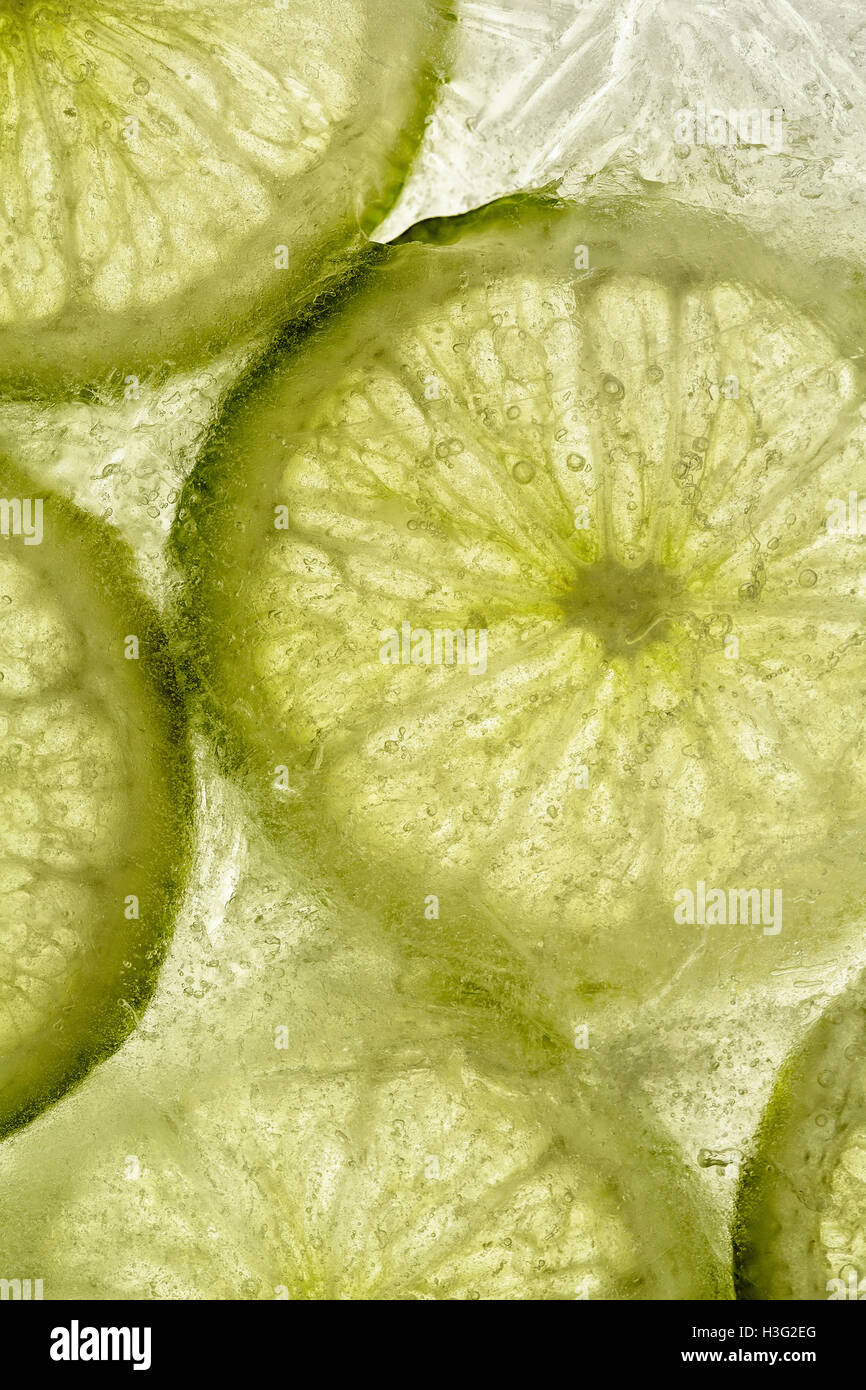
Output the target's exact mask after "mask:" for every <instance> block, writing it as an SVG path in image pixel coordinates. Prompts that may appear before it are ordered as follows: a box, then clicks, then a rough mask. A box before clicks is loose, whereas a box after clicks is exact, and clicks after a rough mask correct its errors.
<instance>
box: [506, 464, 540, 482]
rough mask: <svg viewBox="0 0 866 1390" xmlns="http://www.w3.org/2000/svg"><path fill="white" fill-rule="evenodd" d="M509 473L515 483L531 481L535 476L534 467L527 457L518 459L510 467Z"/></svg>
mask: <svg viewBox="0 0 866 1390" xmlns="http://www.w3.org/2000/svg"><path fill="white" fill-rule="evenodd" d="M511 475H512V477H513V478H514V481H515V482H516V483H531V482H532V479H533V478H534V477H535V468H534V467H533V465H532V464H531V463H530V462H529V461H528V459H520V460H518V462H517V463H515V465H514V467H513V468H512V470H511Z"/></svg>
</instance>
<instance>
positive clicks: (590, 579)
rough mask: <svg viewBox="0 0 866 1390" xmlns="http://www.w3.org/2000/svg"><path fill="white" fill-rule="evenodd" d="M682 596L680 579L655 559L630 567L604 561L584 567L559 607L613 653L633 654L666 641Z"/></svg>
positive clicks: (572, 621) (566, 615)
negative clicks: (651, 644)
mask: <svg viewBox="0 0 866 1390" xmlns="http://www.w3.org/2000/svg"><path fill="white" fill-rule="evenodd" d="M680 592H681V585H680V584H679V583H678V581H677V579H676V577H675V576H674V575H673V574H671V573H670V571H668V570H665V569H664V568H663V567H662V566H660V565H656V564H653V563H652V562H651V561H648V562H647V563H646V564H643V565H641V566H640V567H639V568H637V569H629V568H628V567H627V566H626V565H621V564H619V563H618V562H617V561H616V560H609V559H605V560H599V561H598V562H596V563H595V564H593V565H588V566H587V567H586V568H585V569H583V570H582V571H581V573H580V574H579V575H578V577H577V578H576V579H575V581H574V584H573V586H572V588H571V589H570V590H569V592H568V593H566V594H565V595H564V596H563V597H562V598H561V599H560V604H561V607H562V610H563V612H564V614H565V617H566V620H567V621H568V622H570V623H572V624H574V625H575V626H576V627H582V628H586V629H587V630H588V631H590V632H591V633H593V635H594V636H595V637H597V638H598V639H599V640H600V641H601V642H602V643H603V644H604V647H605V650H606V651H607V652H608V654H609V655H611V656H629V655H635V654H636V653H637V652H639V651H641V650H642V649H643V648H644V647H646V646H647V645H649V644H650V643H653V642H659V641H662V640H664V638H665V635H666V630H667V628H668V620H669V619H670V618H672V617H673V616H674V606H675V604H676V600H677V598H678V596H679V594H680Z"/></svg>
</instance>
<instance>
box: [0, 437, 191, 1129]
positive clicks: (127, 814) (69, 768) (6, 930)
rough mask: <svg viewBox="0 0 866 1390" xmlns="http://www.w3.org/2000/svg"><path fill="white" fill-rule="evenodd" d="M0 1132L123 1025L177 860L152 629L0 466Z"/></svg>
mask: <svg viewBox="0 0 866 1390" xmlns="http://www.w3.org/2000/svg"><path fill="white" fill-rule="evenodd" d="M0 492H2V496H0V768H2V775H0V806H2V816H0V883H2V890H3V891H2V906H0V1135H2V1134H5V1133H7V1132H8V1131H9V1130H11V1129H12V1128H14V1127H15V1126H16V1125H19V1124H22V1123H24V1122H25V1121H27V1120H29V1119H31V1118H32V1117H33V1115H34V1114H36V1112H37V1111H38V1110H40V1109H41V1108H42V1107H43V1106H45V1105H47V1104H48V1103H49V1102H50V1101H52V1100H55V1099H57V1097H58V1096H60V1095H61V1094H62V1093H63V1092H64V1091H65V1090H66V1089H67V1088H68V1087H69V1086H70V1085H72V1084H73V1083H74V1082H75V1081H77V1080H78V1079H79V1078H80V1077H81V1076H83V1075H84V1074H85V1072H87V1071H88V1069H89V1068H90V1067H91V1066H92V1065H93V1063H94V1062H96V1061H98V1060H99V1059H101V1058H103V1057H105V1056H106V1055H107V1054H108V1053H110V1052H111V1051H113V1049H114V1048H116V1047H117V1046H118V1044H119V1043H120V1042H121V1041H122V1039H123V1038H124V1037H125V1036H126V1034H127V1033H128V1032H129V1030H130V1028H131V1027H133V1026H134V1024H135V1021H136V1017H137V1015H138V1014H139V1013H140V1011H141V1009H142V1008H143V1007H144V1006H145V1004H146V1002H147V999H148V997H149V994H150V990H151V987H152V983H153V979H154V975H155V971H156V968H157V966H158V964H159V961H160V959H161V956H162V952H163V949H164V946H165V941H166V932H167V927H168V914H169V911H170V908H171V906H172V899H173V897H174V894H175V890H176V884H177V877H178V873H179V870H180V868H181V867H182V864H183V860H184V857H185V835H184V824H185V818H186V813H187V805H186V800H187V789H186V761H185V752H184V744H183V740H182V734H181V732H180V726H179V720H178V715H177V705H176V698H177V697H176V693H175V690H174V685H173V682H172V677H171V673H170V667H169V664H168V661H167V658H166V654H165V650H164V647H163V642H162V638H161V635H160V630H159V628H158V626H157V623H156V621H155V618H154V615H153V614H152V613H151V611H150V610H149V608H148V607H147V605H146V604H145V602H144V601H143V600H142V599H141V598H140V597H139V596H138V594H137V593H136V591H135V589H134V587H133V586H132V584H131V581H130V578H129V576H128V573H127V561H126V559H125V557H124V554H123V553H122V551H121V549H120V547H119V545H118V544H117V542H115V541H114V540H113V539H112V538H111V537H110V536H109V535H108V533H107V532H106V531H105V530H104V529H103V528H102V527H101V526H100V525H99V524H98V523H96V522H95V521H93V520H92V519H90V518H87V517H85V516H84V515H83V514H79V513H76V512H75V510H74V509H73V508H72V507H70V506H69V505H68V504H66V503H64V502H62V501H61V500H59V499H58V498H56V497H52V496H50V495H48V496H46V495H45V494H42V495H41V496H40V497H38V498H36V497H34V496H33V493H32V489H31V488H30V487H29V486H28V484H27V483H26V482H25V481H24V480H23V478H22V477H21V476H20V475H18V474H16V473H15V472H14V471H13V470H12V469H11V468H8V467H7V466H6V465H5V464H3V463H2V462H0Z"/></svg>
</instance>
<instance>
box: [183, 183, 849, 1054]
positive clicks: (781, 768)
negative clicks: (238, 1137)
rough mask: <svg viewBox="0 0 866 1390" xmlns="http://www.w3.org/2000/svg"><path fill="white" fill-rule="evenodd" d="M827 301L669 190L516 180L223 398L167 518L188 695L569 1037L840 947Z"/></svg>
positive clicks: (377, 900)
mask: <svg viewBox="0 0 866 1390" xmlns="http://www.w3.org/2000/svg"><path fill="white" fill-rule="evenodd" d="M425 241H426V242H427V243H429V244H423V243H424V242H425ZM858 306H859V310H860V312H862V305H861V304H860V301H859V300H858V299H856V298H855V296H854V292H853V291H851V290H850V287H849V288H848V289H845V288H843V286H842V279H841V276H839V278H838V279H837V280H836V281H834V282H832V283H830V282H828V281H826V280H824V279H822V278H821V276H820V275H819V274H818V272H807V271H805V270H803V271H800V272H798V273H796V274H795V273H794V272H792V271H791V269H790V268H789V267H785V266H780V265H776V264H775V263H774V261H773V259H772V258H771V257H770V256H769V255H768V254H765V253H763V252H761V250H760V249H759V248H758V247H756V246H755V245H753V244H752V242H751V241H749V240H748V239H747V238H746V237H745V236H742V235H739V234H738V233H737V232H736V231H735V230H733V229H731V228H729V227H727V226H720V225H718V224H716V223H715V222H713V221H712V220H708V219H706V220H705V219H702V218H698V217H696V216H690V215H687V214H686V213H684V212H678V211H677V210H676V209H675V207H673V206H671V205H667V204H649V205H647V206H645V207H639V206H635V205H633V204H631V203H628V202H623V203H622V204H620V205H619V206H618V207H615V208H612V209H611V210H609V211H606V210H605V209H604V208H602V207H597V208H593V207H584V208H578V209H568V208H566V209H559V208H553V209H550V208H544V207H543V208H541V209H539V208H538V207H534V206H532V205H529V204H526V203H525V202H520V201H515V202H514V203H510V202H509V203H506V204H505V206H504V207H503V206H499V207H495V206H494V207H493V208H492V209H490V210H488V211H487V212H486V213H483V214H482V215H480V216H476V217H469V218H468V219H465V220H462V221H461V220H457V221H455V222H453V223H446V224H444V225H443V226H438V227H434V228H433V229H432V230H429V231H426V232H425V231H424V229H422V233H421V235H420V241H419V240H417V239H416V240H415V241H411V240H410V241H409V243H408V244H404V245H401V246H399V247H397V248H395V249H394V250H393V251H392V252H391V253H390V256H389V259H388V262H387V265H386V266H385V267H384V268H383V269H381V270H379V271H377V272H376V273H375V274H374V275H373V276H372V278H371V280H370V282H369V283H368V285H367V286H365V288H364V289H363V291H362V292H360V293H359V295H358V296H357V297H356V298H355V300H354V301H353V303H352V305H351V307H350V308H349V309H348V310H346V311H345V312H343V313H342V314H341V315H339V316H338V317H336V318H334V319H331V320H330V321H325V322H324V323H322V324H321V325H320V327H319V329H318V330H317V331H316V332H315V333H314V334H313V335H312V336H311V337H310V338H309V340H308V341H307V342H306V344H305V351H303V352H293V351H288V352H286V351H281V352H277V353H275V354H274V355H273V356H272V357H271V359H270V360H269V361H268V362H267V363H266V365H265V367H264V369H263V370H262V371H261V372H260V374H259V375H257V376H255V377H253V378H252V379H251V380H250V381H248V382H247V383H246V384H245V385H244V386H243V387H242V388H241V389H240V390H239V392H238V393H237V395H236V398H235V399H234V401H233V402H232V403H231V404H230V406H229V408H228V411H227V413H226V415H225V416H224V418H223V419H222V421H221V422H220V424H219V426H218V427H217V429H216V430H215V432H214V435H213V438H212V442H211V445H210V447H209V449H208V450H207V451H206V456H205V458H204V459H203V461H202V464H201V467H200V468H199V470H198V472H197V474H196V475H195V477H194V479H193V481H192V484H191V486H190V488H189V491H188V494H187V498H186V505H185V507H183V508H182V511H181V519H180V529H179V533H178V544H179V549H180V553H181V555H182V558H183V560H184V562H185V563H186V566H187V569H188V572H189V577H190V613H191V618H190V622H191V629H192V631H191V638H190V640H191V643H192V647H193V651H194V656H195V660H196V662H197V664H198V666H199V669H200V671H201V676H202V688H203V689H204V690H205V691H206V693H207V695H208V698H209V699H210V701H211V704H212V707H213V708H215V709H218V710H219V711H221V714H222V717H223V718H224V719H225V720H226V722H227V725H228V728H229V730H230V733H231V738H232V741H233V755H234V757H235V760H236V762H237V763H238V765H240V766H243V767H244V768H245V770H246V772H247V774H248V776H249V778H250V781H251V784H252V785H253V787H254V789H255V791H256V794H257V795H258V797H259V799H260V801H261V802H262V804H263V805H264V806H265V811H266V815H267V816H268V818H269V819H270V822H271V823H272V824H273V825H274V826H275V827H277V828H279V829H280V830H281V831H282V832H283V833H286V834H289V835H290V836H293V837H294V846H295V850H296V851H309V852H311V853H313V854H316V855H318V857H319V860H320V862H321V863H322V864H324V865H325V866H327V870H328V872H329V873H331V874H334V875H337V876H338V877H339V878H340V879H341V880H342V881H343V883H344V884H345V885H346V887H347V888H348V890H349V892H350V893H351V894H352V895H353V897H354V899H355V901H356V903H357V904H358V905H359V906H361V907H363V908H365V909H367V910H370V911H372V912H374V913H376V914H378V916H379V917H380V918H381V919H382V920H384V921H387V922H388V924H389V925H390V926H391V927H392V928H393V929H394V930H395V931H397V932H398V933H399V934H400V936H401V937H402V938H403V939H404V940H405V941H406V942H407V945H408V947H409V948H410V949H411V950H412V951H413V952H414V953H415V954H416V957H418V958H420V957H422V956H424V957H426V958H427V959H428V960H429V962H430V963H431V968H433V969H435V970H436V971H438V972H442V971H446V970H448V971H450V973H451V974H452V975H453V976H454V977H455V978H459V979H462V980H463V982H464V984H469V985H471V987H472V988H473V989H478V988H481V989H484V990H487V991H490V992H491V993H492V994H493V995H494V996H495V997H496V998H497V999H498V1000H500V1001H501V1000H502V999H503V998H504V997H506V996H507V997H512V998H519V999H520V1000H521V1001H522V1002H523V1003H525V1004H529V1006H530V1007H531V1008H532V1009H533V1010H535V1011H538V1010H539V1009H543V1010H545V1011H546V1012H547V1014H548V1016H549V1017H553V1018H554V1019H555V1020H556V1021H557V1022H558V1023H559V1024H560V1025H563V1026H564V1027H565V1029H566V1031H570V1029H571V1027H572V1026H573V1024H574V1023H575V1022H576V1021H579V1020H580V1019H581V1018H583V1017H584V1015H585V1011H586V1009H587V1008H588V1007H591V1006H592V1005H593V1004H598V1003H602V1004H603V1003H605V1002H608V1001H610V1002H612V1003H615V1002H616V1001H617V1000H623V1001H625V1002H627V1004H628V1007H629V1008H633V1002H634V1000H635V999H636V998H640V999H647V998H648V997H649V996H650V995H652V994H654V993H656V992H657V991H658V990H660V989H662V988H665V987H667V986H669V985H671V984H672V983H673V982H675V981H678V982H679V985H678V987H683V986H685V984H687V983H688V982H689V981H691V982H692V983H695V982H696V981H698V980H700V981H703V982H704V983H707V982H713V983H718V985H719V986H720V987H721V988H723V989H726V990H729V989H730V987H731V983H732V982H733V984H734V987H735V988H739V987H743V986H745V985H747V984H748V983H749V982H750V981H751V982H753V983H754V982H755V981H764V980H766V979H768V977H769V976H770V973H771V971H773V970H776V969H782V968H785V967H786V965H789V964H790V963H791V962H792V961H797V962H800V961H802V960H803V959H804V957H805V958H806V959H808V961H809V962H810V963H811V964H814V963H815V962H816V961H822V960H823V959H824V958H825V957H826V959H828V960H832V959H833V958H834V955H835V954H836V953H838V951H839V950H840V949H843V948H844V946H845V944H846V943H849V944H850V942H851V941H853V939H854V925H853V924H855V923H856V921H857V920H858V910H859V904H860V901H861V895H862V890H863V887H864V876H863V869H862V830H863V824H864V819H863V806H864V792H866V741H864V739H863V737H862V731H863V723H864V718H866V715H864V703H863V684H864V675H866V668H864V647H863V635H864V631H866V627H864V620H866V603H864V597H866V567H864V562H863V555H864V551H863V548H862V540H861V539H860V538H859V536H858V535H856V534H852V533H851V530H850V515H849V516H848V518H847V520H846V522H845V526H842V527H841V528H840V526H839V525H838V524H837V519H838V517H837V513H838V508H837V506H836V504H837V503H838V502H840V501H842V502H844V505H845V507H846V509H847V508H849V506H850V505H855V507H856V499H855V503H854V504H852V503H851V498H852V497H853V496H854V494H855V493H856V490H857V489H858V487H859V488H861V490H863V491H864V492H866V426H864V422H863V419H862V417H861V400H862V383H861V380H860V375H859V370H858V368H857V367H856V366H855V364H854V363H853V361H852V360H851V359H850V357H849V355H848V354H849V353H853V352H854V351H855V350H856V343H857V342H858V341H859V340H858V338H857V336H856V312H857V311H858ZM849 338H850V343H849ZM854 524H855V529H856V518H855V523H854ZM846 528H847V529H846Z"/></svg>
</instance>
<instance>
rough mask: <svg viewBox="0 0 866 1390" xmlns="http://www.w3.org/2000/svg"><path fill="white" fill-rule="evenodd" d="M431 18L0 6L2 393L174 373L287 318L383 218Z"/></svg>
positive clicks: (401, 158)
mask: <svg viewBox="0 0 866 1390" xmlns="http://www.w3.org/2000/svg"><path fill="white" fill-rule="evenodd" d="M447 28H448V25H447V19H446V15H445V11H444V8H443V6H441V5H440V4H439V3H438V0H399V3H397V0H216V3H214V4H210V5H205V4H202V3H201V0H165V2H164V3H158V0H85V2H84V3H76V4H71V5H70V4H68V3H64V0H14V3H13V2H12V0H4V3H2V4H0V73H2V86H3V100H2V102H0V175H2V185H3V199H2V206H0V381H2V382H3V383H4V384H5V385H6V386H7V387H9V386H11V387H14V388H16V389H20V390H31V389H34V388H36V389H42V390H46V389H47V390H51V391H54V390H60V389H63V388H68V387H72V386H74V385H77V384H79V383H80V382H82V381H86V380H88V379H90V378H93V377H95V376H97V375H103V374H105V373H108V372H111V371H113V372H114V373H115V374H117V379H118V380H119V381H122V380H123V379H124V377H126V376H128V375H134V374H135V373H136V372H138V371H140V370H142V369H143V368H146V367H148V366H151V365H154V364H156V365H166V364H168V365H174V362H175V360H176V359H177V360H186V359H189V358H190V357H191V356H192V355H194V354H195V353H197V352H199V351H201V350H202V349H203V348H205V347H207V346H213V345H215V344H217V343H219V342H224V341H226V340H227V339H228V338H229V337H231V335H232V334H233V333H234V332H236V331H237V330H238V329H239V328H241V327H243V326H247V325H249V324H250V323H253V322H255V323H262V322H267V320H268V319H269V318H273V317H274V316H275V315H280V314H282V315H285V314H287V313H289V312H290V310H291V309H292V308H293V307H297V304H298V302H300V301H303V300H306V299H309V298H310V297H311V296H312V295H313V294H314V293H315V292H316V290H317V289H321V288H322V286H323V284H325V283H327V281H328V280H329V279H331V278H333V277H334V276H336V275H337V274H338V273H339V271H340V268H341V266H343V265H344V264H345V256H346V252H347V251H348V250H349V249H354V250H357V249H358V248H359V246H361V245H362V244H363V232H364V231H365V230H369V229H370V227H371V226H374V225H375V223H376V221H377V220H379V218H380V217H381V215H382V213H383V212H384V210H385V209H386V208H387V207H388V205H389V204H390V202H391V201H392V199H393V197H394V195H395V192H396V189H397V187H398V186H399V182H400V180H401V178H402V175H403V173H404V172H405V169H406V166H407V163H408V161H409V160H410V158H411V155H412V152H413V150H414V147H415V145H416V144H417V141H418V139H419V137H420V132H421V129H422V127H423V118H424V113H425V111H426V109H427V106H428V104H429V101H430V95H431V91H432V87H433V84H434V81H435V68H436V64H437V63H438V62H439V60H440V58H441V50H442V42H443V35H444V33H445V31H446V29H447Z"/></svg>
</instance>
